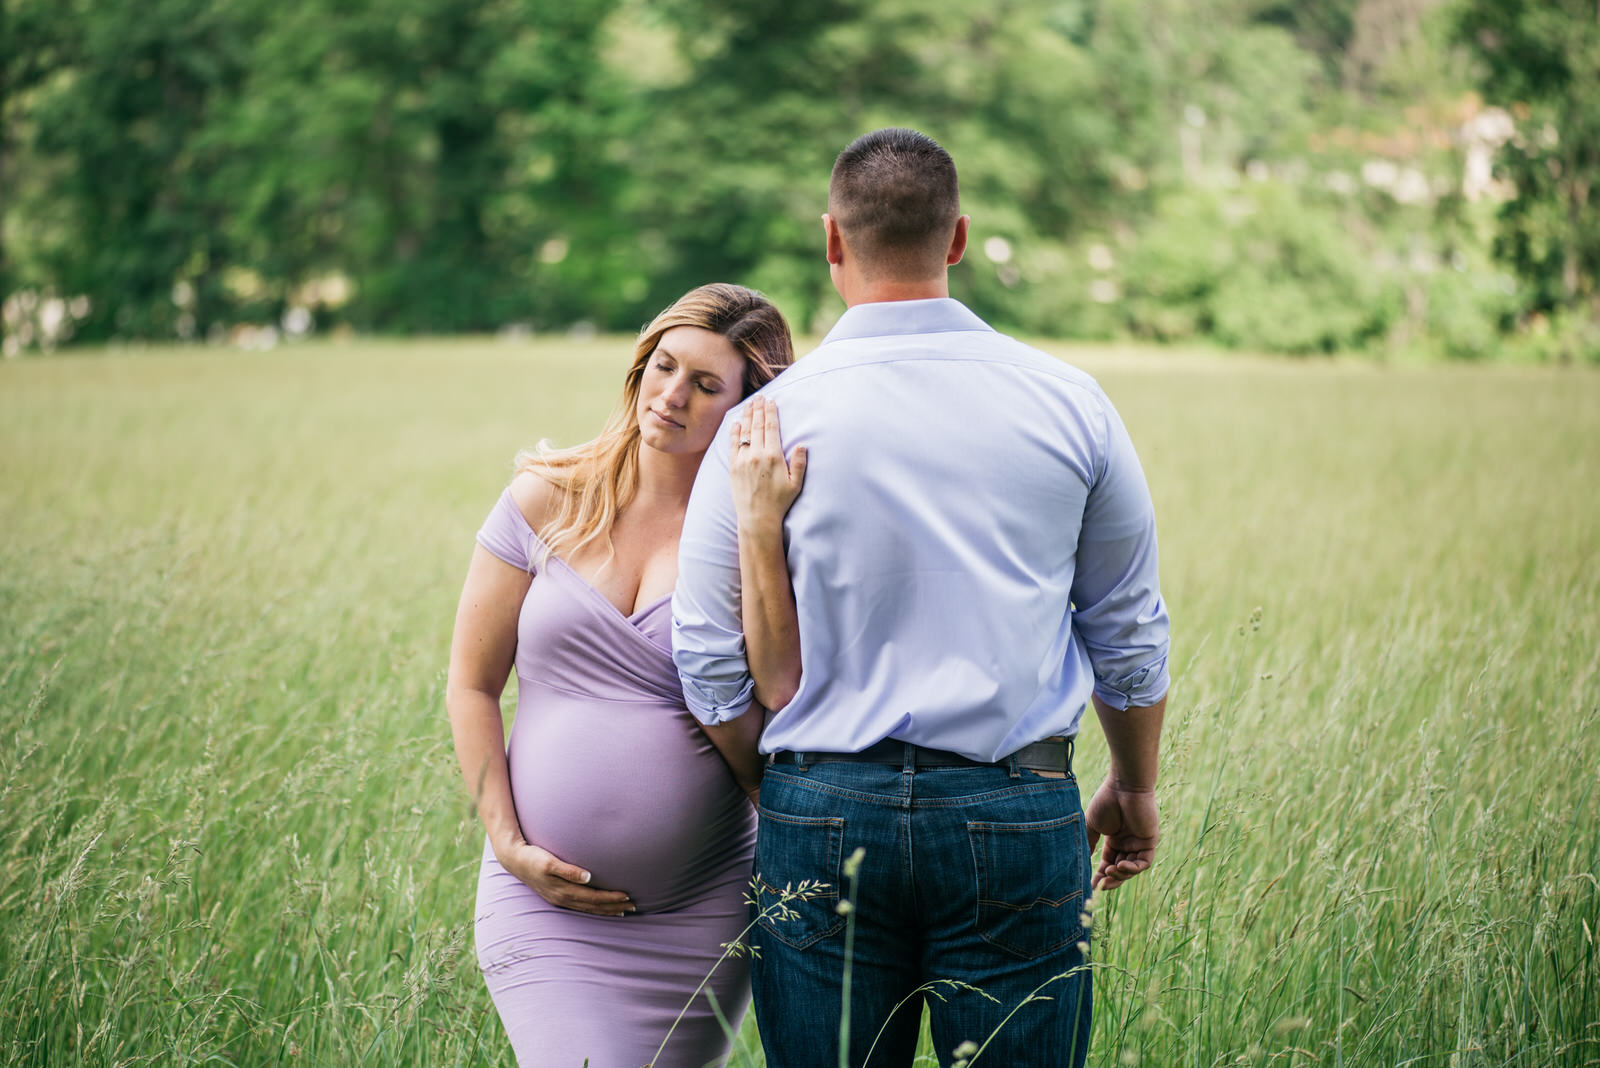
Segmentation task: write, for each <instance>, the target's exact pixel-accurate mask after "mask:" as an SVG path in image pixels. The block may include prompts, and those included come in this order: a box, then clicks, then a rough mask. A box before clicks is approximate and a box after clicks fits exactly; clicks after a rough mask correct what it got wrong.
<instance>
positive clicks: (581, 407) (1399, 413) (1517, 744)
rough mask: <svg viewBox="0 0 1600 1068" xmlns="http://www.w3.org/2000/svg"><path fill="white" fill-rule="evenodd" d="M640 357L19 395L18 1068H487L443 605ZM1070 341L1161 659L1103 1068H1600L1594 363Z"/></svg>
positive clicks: (153, 366)
mask: <svg viewBox="0 0 1600 1068" xmlns="http://www.w3.org/2000/svg"><path fill="white" fill-rule="evenodd" d="M628 348H629V346H628V343H627V341H626V340H615V339H611V340H608V339H599V340H596V341H593V342H587V343H570V342H549V343H544V342H541V343H536V344H533V345H527V344H523V345H516V346H511V345H501V344H496V343H492V342H476V343H473V342H450V343H432V344H430V343H416V344H406V345H395V344H377V343H372V344H366V343H361V344H351V345H346V346H331V345H330V346H322V345H317V346H307V347H302V348H297V349H292V350H288V351H280V352H276V353H270V354H251V355H237V354H219V353H216V352H210V351H201V350H190V351H182V350H150V351H142V352H138V353H107V354H98V355H86V356H73V357H69V358H58V359H54V360H49V361H37V362H28V361H23V362H10V363H5V364H0V472H3V477H0V524H3V528H4V531H5V537H4V540H3V542H0V1063H5V1064H8V1065H10V1064H19V1065H27V1064H78V1063H82V1064H90V1065H101V1064H104V1065H110V1064H130V1063H158V1064H168V1063H192V1062H199V1061H205V1060H207V1059H215V1060H219V1061H221V1062H223V1063H233V1064H240V1065H243V1064H276V1063H280V1062H285V1061H289V1060H291V1058H294V1059H299V1060H301V1061H302V1062H304V1063H340V1064H357V1063H360V1064H379V1065H383V1064H393V1065H410V1064H421V1063H426V1064H440V1065H448V1064H481V1063H486V1062H488V1063H492V1062H500V1063H509V1062H510V1053H509V1047H508V1045H507V1043H506V1042H505V1041H504V1038H503V1035H502V1034H501V1032H500V1029H499V1023H498V1020H497V1019H496V1018H495V1016H494V1013H493V1009H492V1007H491V1005H490V1002H489V999H488V996H487V993H486V991H485V990H484V988H483V984H482V981H481V979H480V978H479V976H478V974H477V970H476V964H475V960H474V957H473V953H472V942H471V923H472V901H473V886H474V880H475V878H476V870H477V858H478V850H479V848H480V843H481V837H480V834H481V832H479V831H478V830H477V829H476V826H475V824H474V821H473V818H472V816H471V813H470V811H469V808H468V805H467V802H466V800H465V797H464V791H463V790H462V789H461V787H460V784H459V781H458V777H457V772H456V771H455V768H454V763H453V757H452V755H451V752H450V747H449V736H448V731H447V729H446V725H445V722H444V718H443V710H442V699H441V695H442V670H443V666H444V662H445V652H446V647H447V643H448V636H449V625H450V616H451V613H452V611H453V608H454V603H455V597H456V593H457V591H458V589H459V581H460V577H461V575H462V573H463V571H464V568H465V563H466V559H467V557H468V555H469V553H470V550H471V544H472V535H473V532H474V530H475V529H476V527H477V524H478V523H479V522H480V520H481V519H482V517H483V515H484V513H486V512H487V510H488V508H489V506H490V504H491V503H492V502H493V500H494V497H495V494H496V492H497V491H498V489H499V488H500V486H501V485H502V484H503V482H504V480H505V479H506V477H507V476H508V474H509V471H510V459H511V456H512V454H513V453H514V452H515V451H516V450H517V449H518V448H519V447H522V446H525V445H528V444H531V443H532V442H533V441H534V440H535V439H537V438H539V437H550V438H552V439H553V440H555V441H556V442H558V443H564V442H565V443H570V442H573V441H576V440H579V439H580V438H582V437H583V436H585V435H586V433H588V432H591V431H592V430H593V429H594V428H595V427H597V426H598V425H599V424H600V422H601V420H602V419H603V417H604V415H605V413H606V412H607V411H608V410H609V408H610V405H611V403H612V401H613V399H614V397H615V393H616V390H617V384H618V382H619V381H620V375H621V371H622V368H623V366H624V364H625V362H626V360H627V357H628ZM1069 355H1070V358H1072V359H1074V360H1076V361H1078V362H1080V363H1082V364H1084V365H1085V366H1087V367H1088V368H1089V369H1090V370H1092V371H1093V372H1095V373H1096V374H1097V375H1098V376H1099V377H1100V378H1101V381H1102V382H1103V383H1104V384H1105V385H1106V387H1107V389H1108V391H1109V392H1110V393H1111V395H1112V397H1113V398H1114V399H1115V400H1116V401H1117V403H1118V404H1119V406H1120V407H1121V409H1122V411H1123V413H1124V415H1125V417H1126V419H1127V421H1128V423H1129V424H1130V426H1131V428H1132V430H1133V434H1134V438H1135V441H1136V442H1137V443H1138V445H1139V447H1140V452H1141V456H1142V458H1143V460H1144V463H1145V466H1146V469H1147V471H1148V474H1149V477H1150V481H1151V484H1152V487H1153V490H1154V493H1155V497H1156V501H1157V506H1158V509H1159V513H1160V521H1161V530H1162V550H1163V576H1164V582H1165V589H1166V593H1167V596H1168V599H1169V602H1170V605H1171V609H1172V614H1173V620H1174V626H1175V648H1174V657H1173V664H1174V678H1175V685H1174V690H1173V693H1172V700H1171V712H1170V720H1169V730H1168V738H1167V745H1166V753H1165V759H1164V783H1163V787H1162V794H1161V799H1162V804H1163V809H1164V813H1165V816H1166V825H1165V830H1166V837H1165V840H1164V842H1163V846H1162V851H1161V855H1160V860H1159V863H1158V865H1157V867H1156V868H1155V869H1153V870H1152V871H1151V872H1150V873H1149V874H1148V875H1146V876H1143V877H1141V878H1140V879H1139V880H1136V881H1135V882H1134V883H1132V884H1130V885H1129V886H1128V887H1127V888H1125V889H1123V890H1121V891H1118V892H1117V893H1116V894H1115V895H1112V896H1111V898H1110V899H1109V900H1108V901H1107V902H1106V904H1105V907H1104V908H1103V909H1102V910H1101V911H1100V913H1099V914H1098V917H1097V926H1096V933H1097V942H1096V948H1095V957H1096V961H1097V964H1096V967H1097V969H1098V970H1097V976H1096V1007H1097V1013H1096V1022H1095V1043H1094V1052H1093V1053H1092V1054H1091V1058H1092V1061H1094V1062H1096V1063H1102V1064H1108V1065H1110V1064H1128V1065H1133V1064H1143V1065H1152V1066H1167V1065H1180V1064H1186V1065H1213V1064H1232V1063H1244V1064H1261V1065H1267V1064H1272V1065H1277V1064H1327V1065H1333V1064H1345V1065H1368V1064H1370V1065H1397V1064H1417V1065H1439V1066H1454V1068H1465V1066H1472V1065H1498V1064H1515V1065H1527V1066H1530V1068H1532V1066H1535V1065H1538V1066H1543V1065H1552V1064H1553V1065H1583V1064H1594V1063H1600V1025H1597V1021H1600V981H1597V979H1600V969H1597V963H1596V959H1595V953H1596V947H1595V944H1594V937H1595V928H1596V927H1597V926H1600V923H1597V919H1600V889H1597V886H1596V878H1595V873H1596V870H1597V868H1600V818H1597V815H1600V813H1597V808H1600V804H1597V799H1596V797H1595V787H1596V784H1597V776H1600V740H1597V732H1600V652H1597V650H1600V579H1597V577H1596V564H1597V562H1600V490H1597V487H1600V375H1596V374H1593V373H1579V372H1573V371H1567V372H1562V371H1559V370H1524V369H1506V368H1481V369H1479V368H1433V369H1397V370H1382V369H1375V368H1372V367H1370V366H1364V365H1363V366H1343V365H1338V364H1326V363H1324V364H1312V365H1302V364H1290V363H1268V362H1255V361H1240V360H1222V359H1218V358H1215V357H1209V356H1194V357H1192V358H1186V357H1184V356H1181V355H1163V354H1156V355H1150V354H1134V355H1130V354H1126V353H1118V352H1107V351H1096V350H1082V349H1078V350H1071V351H1070V352H1069ZM957 400H958V399H957ZM886 401H889V402H892V398H886ZM1103 768H1104V753H1103V747H1102V746H1101V745H1100V743H1099V740H1098V737H1097V736H1096V735H1095V733H1094V732H1093V730H1092V729H1091V730H1090V731H1089V733H1088V734H1086V736H1085V738H1084V740H1083V744H1082V745H1080V747H1079V775H1080V779H1081V780H1082V781H1083V783H1084V786H1085V790H1086V791H1087V790H1088V789H1089V788H1092V785H1093V784H1094V782H1095V781H1096V780H1097V779H1098V776H1099V774H1100V772H1101V771H1102V770H1103ZM831 1030H832V1028H831V1027H828V1028H823V1029H822V1031H821V1033H822V1034H824V1035H825V1034H826V1033H828V1032H831ZM979 1040H980V1041H981V1037H980V1038H979ZM923 1060H924V1061H926V1062H927V1063H931V1057H930V1056H928V1055H927V1051H926V1050H924V1057H923ZM734 1063H735V1064H736V1065H740V1064H742V1065H747V1066H749V1065H759V1064H760V1063H761V1058H760V1054H759V1049H758V1046H757V1045H756V1042H755V1038H754V1035H753V1033H752V1032H751V1030H750V1028H749V1026H748V1025H747V1028H746V1033H745V1034H744V1035H743V1036H742V1040H741V1044H740V1047H739V1050H738V1051H737V1052H736V1055H735V1059H734ZM983 1063H984V1062H983V1061H982V1059H981V1058H980V1060H979V1061H978V1064H979V1065H982V1064H983ZM996 1068H999V1066H996Z"/></svg>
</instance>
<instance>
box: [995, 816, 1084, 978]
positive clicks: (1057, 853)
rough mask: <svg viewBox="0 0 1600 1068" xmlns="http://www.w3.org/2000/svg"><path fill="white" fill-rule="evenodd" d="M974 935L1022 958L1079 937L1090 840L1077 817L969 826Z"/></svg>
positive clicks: (1081, 934)
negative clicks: (975, 893)
mask: <svg viewBox="0 0 1600 1068" xmlns="http://www.w3.org/2000/svg"><path fill="white" fill-rule="evenodd" d="M967 835H968V837H969V838H970V839H971V842H972V859H973V863H974V865H975V867H976V871H977V880H978V887H977V890H978V915H977V925H978V933H979V935H981V936H982V937H983V939H984V941H986V942H988V943H990V944H991V945H994V946H997V947H999V948H1000V949H1003V950H1006V951H1007V952H1009V953H1014V954H1016V955H1017V956H1019V957H1023V958H1025V959H1029V960H1031V959H1033V958H1035V957H1042V956H1044V955H1045V954H1047V953H1053V952H1055V951H1056V950H1058V949H1060V948H1061V947H1063V946H1067V945H1072V944H1074V943H1077V942H1081V941H1084V940H1085V933H1084V928H1083V924H1082V922H1081V920H1080V917H1081V916H1082V914H1083V901H1084V894H1085V891H1086V890H1087V883H1088V870H1089V864H1088V852H1089V843H1088V839H1087V838H1086V837H1085V834H1084V829H1083V817H1082V816H1081V815H1078V814H1073V815H1071V816H1063V817H1061V818H1059V819H1053V820H1046V821H1044V822H1041V823H980V822H972V821H969V822H968V823H967Z"/></svg>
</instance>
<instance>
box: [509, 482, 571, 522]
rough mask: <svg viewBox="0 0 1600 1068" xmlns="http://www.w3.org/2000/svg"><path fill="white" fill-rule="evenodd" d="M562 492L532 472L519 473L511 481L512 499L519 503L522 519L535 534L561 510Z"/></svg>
mask: <svg viewBox="0 0 1600 1068" xmlns="http://www.w3.org/2000/svg"><path fill="white" fill-rule="evenodd" d="M561 492H562V491H561V490H560V489H558V488H557V487H556V486H554V485H553V484H551V483H550V482H547V481H545V479H544V478H542V477H541V476H539V475H537V474H535V473H534V472H532V471H518V472H517V475H516V477H515V478H513V479H512V480H511V499H512V500H514V501H516V502H517V507H518V508H519V509H521V510H522V518H524V519H526V520H527V521H528V526H529V527H531V528H532V529H533V531H534V533H538V532H539V531H541V530H543V529H544V527H545V524H546V523H548V522H549V521H550V520H551V518H553V517H554V516H555V514H556V512H558V511H559V510H560V508H561Z"/></svg>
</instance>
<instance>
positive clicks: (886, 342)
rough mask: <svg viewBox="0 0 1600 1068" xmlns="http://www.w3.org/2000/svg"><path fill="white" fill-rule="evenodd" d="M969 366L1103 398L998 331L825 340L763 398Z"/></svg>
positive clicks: (1094, 385)
mask: <svg viewBox="0 0 1600 1068" xmlns="http://www.w3.org/2000/svg"><path fill="white" fill-rule="evenodd" d="M924 361H927V362H952V361H954V362H967V363H972V364H974V365H986V364H987V365H995V366H1003V367H1008V368H1011V369H1013V370H1014V371H1016V372H1020V373H1021V374H1024V375H1026V376H1029V377H1035V378H1038V379H1040V380H1042V381H1050V382H1053V383H1057V384H1059V385H1060V386H1064V387H1068V388H1069V389H1071V390H1073V391H1081V392H1083V393H1087V394H1089V395H1091V396H1093V397H1094V398H1095V399H1096V400H1097V401H1098V400H1100V399H1103V397H1104V392H1103V391H1102V390H1101V388H1100V384H1099V383H1098V382H1096V381H1095V379H1094V377H1093V376H1092V375H1090V374H1089V373H1088V372H1087V371H1084V370H1082V369H1081V368H1078V367H1074V366H1073V365H1072V364H1070V363H1067V362H1065V361H1064V360H1062V359H1060V358H1059V357H1057V356H1054V355H1052V354H1050V353H1048V352H1045V351H1044V350H1042V349H1039V348H1036V347H1035V346H1033V345H1029V344H1027V343H1026V342H1023V341H1020V340H1018V339H1017V338H1014V337H1012V336H1011V335H1009V334H1003V333H1000V332H999V331H996V330H971V331H934V332H928V333H901V334H895V335H890V336H881V337H868V338H843V339H839V340H829V341H825V342H824V343H823V344H821V345H819V346H817V348H815V349H813V350H812V351H811V352H810V353H808V354H807V355H805V356H804V357H802V358H801V359H799V360H798V361H796V362H795V363H794V364H793V365H791V366H790V367H788V368H785V369H784V371H783V372H782V373H781V374H779V375H778V376H777V377H776V378H774V379H773V380H772V381H771V382H768V383H767V384H766V385H765V386H763V387H762V389H761V390H760V392H761V393H763V394H766V395H768V396H772V397H774V398H781V397H782V395H783V394H785V393H806V392H810V391H811V390H812V389H824V390H826V389H831V388H833V383H832V382H831V381H828V379H829V378H831V377H832V376H835V375H838V374H841V373H843V374H847V375H848V374H849V373H851V372H858V371H859V372H870V370H871V369H873V368H881V367H883V366H884V365H886V364H911V365H915V364H917V363H920V362H924Z"/></svg>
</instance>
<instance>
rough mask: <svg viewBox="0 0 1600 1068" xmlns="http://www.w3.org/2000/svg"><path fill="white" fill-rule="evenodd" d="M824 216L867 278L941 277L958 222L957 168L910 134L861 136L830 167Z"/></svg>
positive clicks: (935, 146)
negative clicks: (829, 218) (872, 275)
mask: <svg viewBox="0 0 1600 1068" xmlns="http://www.w3.org/2000/svg"><path fill="white" fill-rule="evenodd" d="M828 214H830V215H832V216H833V218H834V220H835V221H836V222H838V224H839V229H840V230H841V231H842V232H843V234H844V238H845V242H846V243H847V244H848V245H849V247H850V249H851V251H852V252H854V253H855V254H856V256H858V257H859V258H860V259H861V260H862V261H863V263H864V264H865V265H866V266H867V267H868V269H869V273H885V274H891V275H902V276H905V277H921V276H924V275H927V274H930V273H932V272H934V271H937V270H941V269H943V267H944V257H945V253H946V252H947V251H948V250H949V248H950V240H951V238H952V237H953V236H954V234H955V225H956V220H957V219H958V218H959V217H960V215H961V196H960V192H959V190H958V189H957V187H956V164H955V161H954V160H953V159H951V158H950V153H948V152H946V151H945V150H944V149H943V148H942V147H940V145H939V142H937V141H935V140H934V139H933V138H931V137H929V136H928V135H927V134H922V133H918V132H917V131H916V130H906V129H901V128H890V129H886V130H874V131H873V132H872V133H869V134H863V135H862V136H860V137H858V138H856V139H855V140H854V141H852V142H851V143H850V145H849V146H848V147H846V148H845V150H844V151H843V152H841V153H839V158H838V159H837V160H835V161H834V164H833V177H832V178H831V179H830V180H829V182H828Z"/></svg>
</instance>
